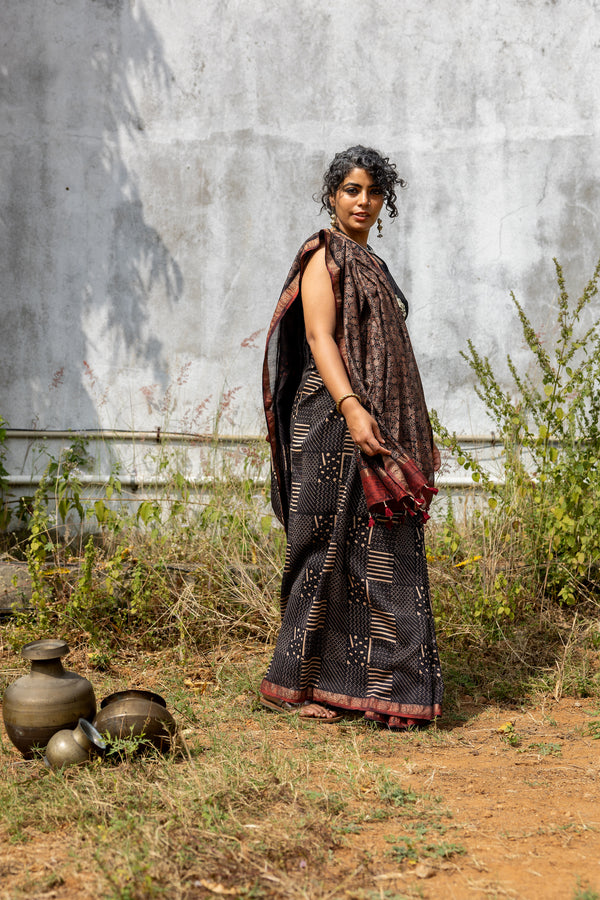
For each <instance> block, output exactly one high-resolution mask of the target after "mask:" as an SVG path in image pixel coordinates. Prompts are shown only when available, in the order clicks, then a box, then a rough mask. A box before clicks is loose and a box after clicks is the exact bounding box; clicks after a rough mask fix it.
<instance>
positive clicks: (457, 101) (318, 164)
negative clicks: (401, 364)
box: [0, 0, 600, 467]
mask: <svg viewBox="0 0 600 900" xmlns="http://www.w3.org/2000/svg"><path fill="white" fill-rule="evenodd" d="M599 13H600V8H599V3H598V2H597V0H503V2H502V3H501V4H492V3H488V2H485V0H430V2H428V3H422V2H416V0H414V2H403V3H400V2H387V3H384V2H383V0H332V2H331V3H329V4H323V3H322V2H321V0H301V2H298V0H246V2H243V0H229V2H224V0H4V2H3V3H2V4H1V6H0V42H1V55H0V88H1V97H2V114H1V118H0V130H1V142H0V233H1V241H0V260H1V261H0V294H1V303H2V336H3V341H2V343H3V352H2V360H3V365H2V367H1V371H0V393H1V397H2V400H1V401H0V414H2V415H3V416H4V417H5V418H6V419H7V420H8V421H9V423H10V425H11V426H12V427H13V428H29V427H31V426H32V425H33V426H34V427H37V428H40V429H64V428H73V429H77V428H98V427H103V428H127V429H153V428H155V427H156V426H159V425H160V426H161V427H162V428H163V429H164V428H168V429H173V430H179V429H182V430H190V431H209V430H210V429H211V428H212V427H213V425H214V424H215V422H216V421H217V419H219V415H220V419H219V428H220V429H221V431H223V432H227V433H234V434H235V433H237V434H243V433H246V434H248V433H250V434H252V433H260V432H261V431H262V427H263V426H262V418H261V413H260V363H261V355H262V344H263V340H264V336H265V330H266V326H267V324H268V321H269V318H270V314H271V311H272V308H273V305H274V303H275V300H276V297H277V295H278V292H279V289H280V286H281V283H282V281H283V279H284V277H285V275H286V272H287V269H288V267H289V265H290V262H291V260H292V258H293V255H294V253H295V251H296V249H297V247H298V245H299V244H300V242H301V241H302V240H303V239H304V238H305V237H306V236H307V235H308V234H310V233H312V232H313V231H314V230H316V229H317V228H318V227H320V226H326V225H327V218H326V217H325V216H323V215H322V216H321V217H320V218H319V216H318V215H317V212H318V206H317V205H316V204H315V203H314V202H313V201H312V199H311V195H312V194H313V192H314V191H316V190H317V189H318V187H319V181H320V176H321V173H322V171H323V168H324V165H325V163H326V162H327V161H328V159H329V158H330V157H331V155H332V154H333V153H334V152H335V151H336V150H337V149H340V148H343V147H344V146H347V145H349V144H351V143H355V142H359V141H360V142H363V143H370V144H373V145H374V146H376V147H379V148H381V149H383V150H384V151H385V152H386V153H388V154H389V155H390V156H391V157H392V158H393V159H395V160H396V161H397V163H398V165H399V169H400V171H401V173H402V174H403V175H404V177H405V178H406V179H407V180H408V182H409V189H408V190H407V191H406V192H403V193H402V195H401V215H400V216H399V218H398V219H397V220H396V221H395V222H394V223H390V224H386V226H385V230H384V239H383V240H382V241H378V242H377V249H378V251H379V252H380V253H382V255H384V256H386V258H387V259H388V261H389V263H390V267H391V268H392V270H393V271H394V272H395V274H396V276H397V278H398V280H399V282H400V283H401V284H402V285H403V287H404V289H405V292H406V293H407V295H408V297H409V299H410V301H411V317H410V330H411V334H412V337H413V342H414V344H415V348H416V351H417V355H418V358H419V361H420V364H421V368H422V375H423V381H424V384H425V389H426V393H427V397H428V400H429V402H430V404H431V405H433V406H436V407H437V408H438V410H439V411H440V412H441V414H442V416H443V417H444V418H445V419H446V421H448V423H449V424H450V425H451V426H452V427H454V428H455V429H456V430H458V431H459V432H461V433H464V434H469V433H476V432H481V431H487V430H489V427H490V426H489V423H487V422H486V419H485V416H484V415H483V414H482V411H481V409H480V408H479V407H478V405H477V403H476V402H475V399H474V396H473V393H472V389H471V381H470V376H469V373H468V370H467V369H466V367H465V365H464V363H463V362H462V360H461V359H460V357H459V350H460V349H461V348H463V347H464V346H465V343H466V340H467V338H468V337H472V338H473V339H474V340H475V341H476V343H477V345H478V346H479V347H480V348H481V349H482V350H484V351H485V352H487V353H489V354H490V356H492V357H493V358H498V359H499V358H501V357H502V356H503V355H504V354H505V352H506V351H507V350H508V349H510V350H511V351H513V352H515V353H516V354H517V355H520V354H521V352H522V348H521V341H520V338H519V334H518V330H517V328H516V319H515V317H514V316H513V315H512V312H511V305H510V299H509V290H510V289H514V290H515V291H516V293H517V294H518V296H519V298H520V299H521V300H522V301H523V302H524V304H525V307H526V308H527V309H528V311H530V313H531V314H532V315H533V316H534V318H535V320H536V322H538V323H541V324H544V322H545V321H546V319H547V317H548V313H547V307H548V303H549V301H550V300H551V298H552V297H553V296H554V294H555V288H554V281H553V270H552V262H551V259H552V257H553V256H558V257H559V258H560V259H561V260H562V262H563V263H564V265H565V269H566V273H567V278H568V283H569V285H570V286H571V287H572V289H573V291H577V290H579V289H580V287H581V286H582V284H583V282H584V281H585V280H586V279H587V278H588V277H589V275H590V274H591V272H592V269H593V266H594V264H595V261H596V258H597V256H598V255H599V253H600V241H599V239H598V211H599V210H600V202H599V201H600V186H599V182H598V171H599V170H600V149H599V147H600V145H599V141H598V130H599V124H598V123H599V122H600V110H599V106H600V99H599V98H600V88H599V85H600V28H599V24H600V14H599ZM219 409H220V410H221V413H220V414H219V412H218V410H219ZM19 446H20V447H21V448H22V447H23V442H20V443H19ZM20 453H21V451H19V454H20ZM17 455H18V454H17ZM30 458H31V456H29V457H28V459H30ZM14 464H15V465H17V464H18V465H19V466H21V467H23V466H24V465H26V464H23V463H21V462H18V461H17V460H15V463H14ZM28 464H29V463H28V462H27V465H28Z"/></svg>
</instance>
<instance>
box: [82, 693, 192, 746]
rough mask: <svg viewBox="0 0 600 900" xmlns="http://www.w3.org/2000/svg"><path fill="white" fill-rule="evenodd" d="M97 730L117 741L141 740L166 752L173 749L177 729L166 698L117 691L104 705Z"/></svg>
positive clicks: (99, 713) (152, 694)
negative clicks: (172, 741) (170, 748)
mask: <svg viewBox="0 0 600 900" xmlns="http://www.w3.org/2000/svg"><path fill="white" fill-rule="evenodd" d="M94 727H95V728H96V729H97V730H98V731H99V732H100V734H103V735H107V736H108V737H109V738H110V739H112V740H114V739H115V738H134V739H135V738H139V739H140V744H142V745H143V744H151V745H153V746H154V747H156V748H157V750H161V751H166V750H168V749H169V747H170V746H171V738H172V736H173V735H174V734H175V730H176V725H175V721H174V719H173V716H172V715H171V713H170V712H169V710H168V709H167V704H166V702H165V701H164V699H163V698H162V697H160V696H159V695H158V694H155V693H153V692H152V691H141V690H135V689H131V690H128V691H117V693H116V694H110V695H109V696H108V697H105V698H104V700H102V702H101V704H100V710H99V712H98V715H97V716H96V718H95V719H94Z"/></svg>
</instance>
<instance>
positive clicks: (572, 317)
mask: <svg viewBox="0 0 600 900" xmlns="http://www.w3.org/2000/svg"><path fill="white" fill-rule="evenodd" d="M554 264H555V268H556V277H557V281H558V288H559V293H558V298H557V301H556V322H557V325H558V335H559V336H558V340H557V341H556V344H555V346H554V347H553V348H552V349H551V350H550V351H548V350H546V348H545V344H544V341H543V340H542V338H541V337H540V335H539V332H537V331H536V330H535V328H534V327H533V325H532V323H531V321H530V320H529V318H528V316H527V315H526V313H525V311H524V310H523V307H522V306H521V305H520V304H519V302H518V301H517V299H516V297H515V296H514V294H512V295H511V296H512V300H513V303H514V305H515V307H516V310H517V314H518V317H519V320H520V323H521V328H522V331H523V337H524V339H525V342H526V344H527V347H528V348H529V350H530V351H531V354H532V358H533V364H534V365H533V374H529V373H522V372H519V371H518V370H517V367H516V365H515V363H514V362H513V359H512V358H511V356H510V355H509V356H508V357H507V362H508V368H509V371H510V374H511V376H512V379H513V382H514V388H513V390H512V392H511V391H506V390H504V389H503V388H502V386H501V383H500V380H499V378H498V376H497V375H496V373H495V371H494V369H493V368H492V365H491V363H490V361H489V358H488V357H487V356H482V355H481V354H480V353H479V352H478V351H477V350H476V348H475V346H474V344H473V342H472V341H469V342H468V351H467V352H464V353H462V356H463V357H464V359H465V360H466V362H467V363H468V365H469V366H470V367H471V369H472V370H473V372H474V373H475V376H476V379H477V382H476V387H475V390H476V393H477V395H478V396H479V398H480V399H481V400H482V401H483V403H484V404H485V407H486V411H487V413H488V415H489V417H490V419H491V420H492V422H493V423H494V431H495V433H497V434H498V435H499V440H500V444H501V466H502V472H501V478H500V479H499V480H498V481H499V483H498V481H493V480H492V478H491V476H490V472H489V471H487V470H485V469H484V467H483V466H482V465H481V464H480V462H479V461H478V460H477V459H476V457H475V455H474V454H472V453H468V452H466V451H465V450H464V449H463V448H461V446H460V444H459V440H458V438H457V436H456V434H451V433H450V432H449V431H448V430H447V429H446V428H445V427H444V426H443V425H442V423H441V422H440V420H439V417H438V415H437V414H436V413H435V412H434V413H433V414H432V420H433V424H434V430H435V431H436V433H437V435H438V436H439V439H440V440H441V442H442V444H443V445H444V446H445V447H447V448H448V449H449V450H450V452H451V453H452V455H453V456H454V457H455V458H456V459H457V461H458V462H459V464H460V465H461V466H463V467H464V468H465V469H466V470H468V471H470V472H471V475H472V478H473V481H474V482H478V483H480V484H482V485H483V487H484V488H485V489H486V493H487V509H486V511H485V512H482V511H481V510H480V511H476V512H475V514H474V519H475V532H474V534H472V535H471V545H470V546H469V547H468V548H464V549H463V547H462V545H461V542H462V543H464V539H463V538H462V537H461V535H460V532H459V530H457V529H456V528H455V527H454V525H453V522H452V517H451V516H450V521H449V522H447V523H446V527H447V529H448V527H450V533H451V534H450V536H451V539H450V538H448V535H446V538H444V535H443V534H442V535H441V537H442V544H443V545H445V546H448V545H449V546H452V545H453V544H456V551H454V553H455V555H456V553H458V558H457V562H458V563H460V561H461V557H462V559H466V558H467V554H468V555H469V556H471V558H472V557H473V556H480V557H481V559H480V560H479V561H478V562H477V568H476V575H475V578H474V581H475V583H476V584H478V585H480V586H481V591H480V592H478V595H477V599H476V600H475V604H474V609H475V614H476V615H480V616H481V615H483V616H488V617H489V618H493V619H495V620H496V621H498V620H502V618H506V617H508V618H512V619H514V617H515V615H516V614H517V612H519V611H523V609H524V607H527V606H528V607H530V606H531V604H534V605H535V606H536V608H538V609H539V608H540V607H543V606H544V605H545V604H546V602H547V601H557V602H558V603H560V604H566V605H568V606H572V605H574V604H576V603H577V602H578V601H583V600H590V599H595V600H597V599H598V595H599V592H600V591H599V584H598V572H599V569H600V466H599V462H598V456H599V452H600V424H599V415H600V391H599V389H598V386H599V384H600V323H599V321H598V316H597V315H595V314H594V313H593V312H592V311H591V309H590V304H591V302H592V299H593V298H594V297H595V296H596V294H597V290H598V278H599V277H600V261H599V262H598V264H597V266H596V269H595V271H594V274H593V276H592V278H591V279H590V281H589V282H588V284H587V285H586V287H585V289H584V291H583V293H582V295H581V297H580V298H579V299H578V301H577V302H576V303H575V304H574V305H573V304H571V303H570V301H569V297H568V294H567V291H566V288H565V282H564V278H563V273H562V269H561V267H560V265H559V264H558V262H557V261H556V260H554ZM590 312H592V324H591V325H590V326H589V327H587V328H586V327H584V325H583V322H584V320H585V318H586V315H589V313H590ZM474 538H475V541H474V540H473V539H474ZM439 540H440V535H439V534H438V543H439ZM448 541H450V543H449V544H448ZM444 542H445V543H444ZM454 565H456V562H455V563H454ZM471 568H473V567H472V566H471ZM472 586H473V582H472V583H471V587H472ZM462 596H464V592H463V595H462Z"/></svg>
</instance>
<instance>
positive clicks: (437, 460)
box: [433, 444, 442, 472]
mask: <svg viewBox="0 0 600 900" xmlns="http://www.w3.org/2000/svg"><path fill="white" fill-rule="evenodd" d="M441 465H442V457H441V456H440V451H439V450H438V448H437V447H436V445H435V444H434V445H433V471H434V472H439V471H440V467H441Z"/></svg>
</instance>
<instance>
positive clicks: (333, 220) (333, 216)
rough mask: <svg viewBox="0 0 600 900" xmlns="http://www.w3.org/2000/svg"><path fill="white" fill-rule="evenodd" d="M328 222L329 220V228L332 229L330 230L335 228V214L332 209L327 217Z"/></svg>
mask: <svg viewBox="0 0 600 900" xmlns="http://www.w3.org/2000/svg"><path fill="white" fill-rule="evenodd" d="M329 220H330V222H331V227H332V228H337V216H336V214H335V209H332V210H331V215H330V217H329Z"/></svg>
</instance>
